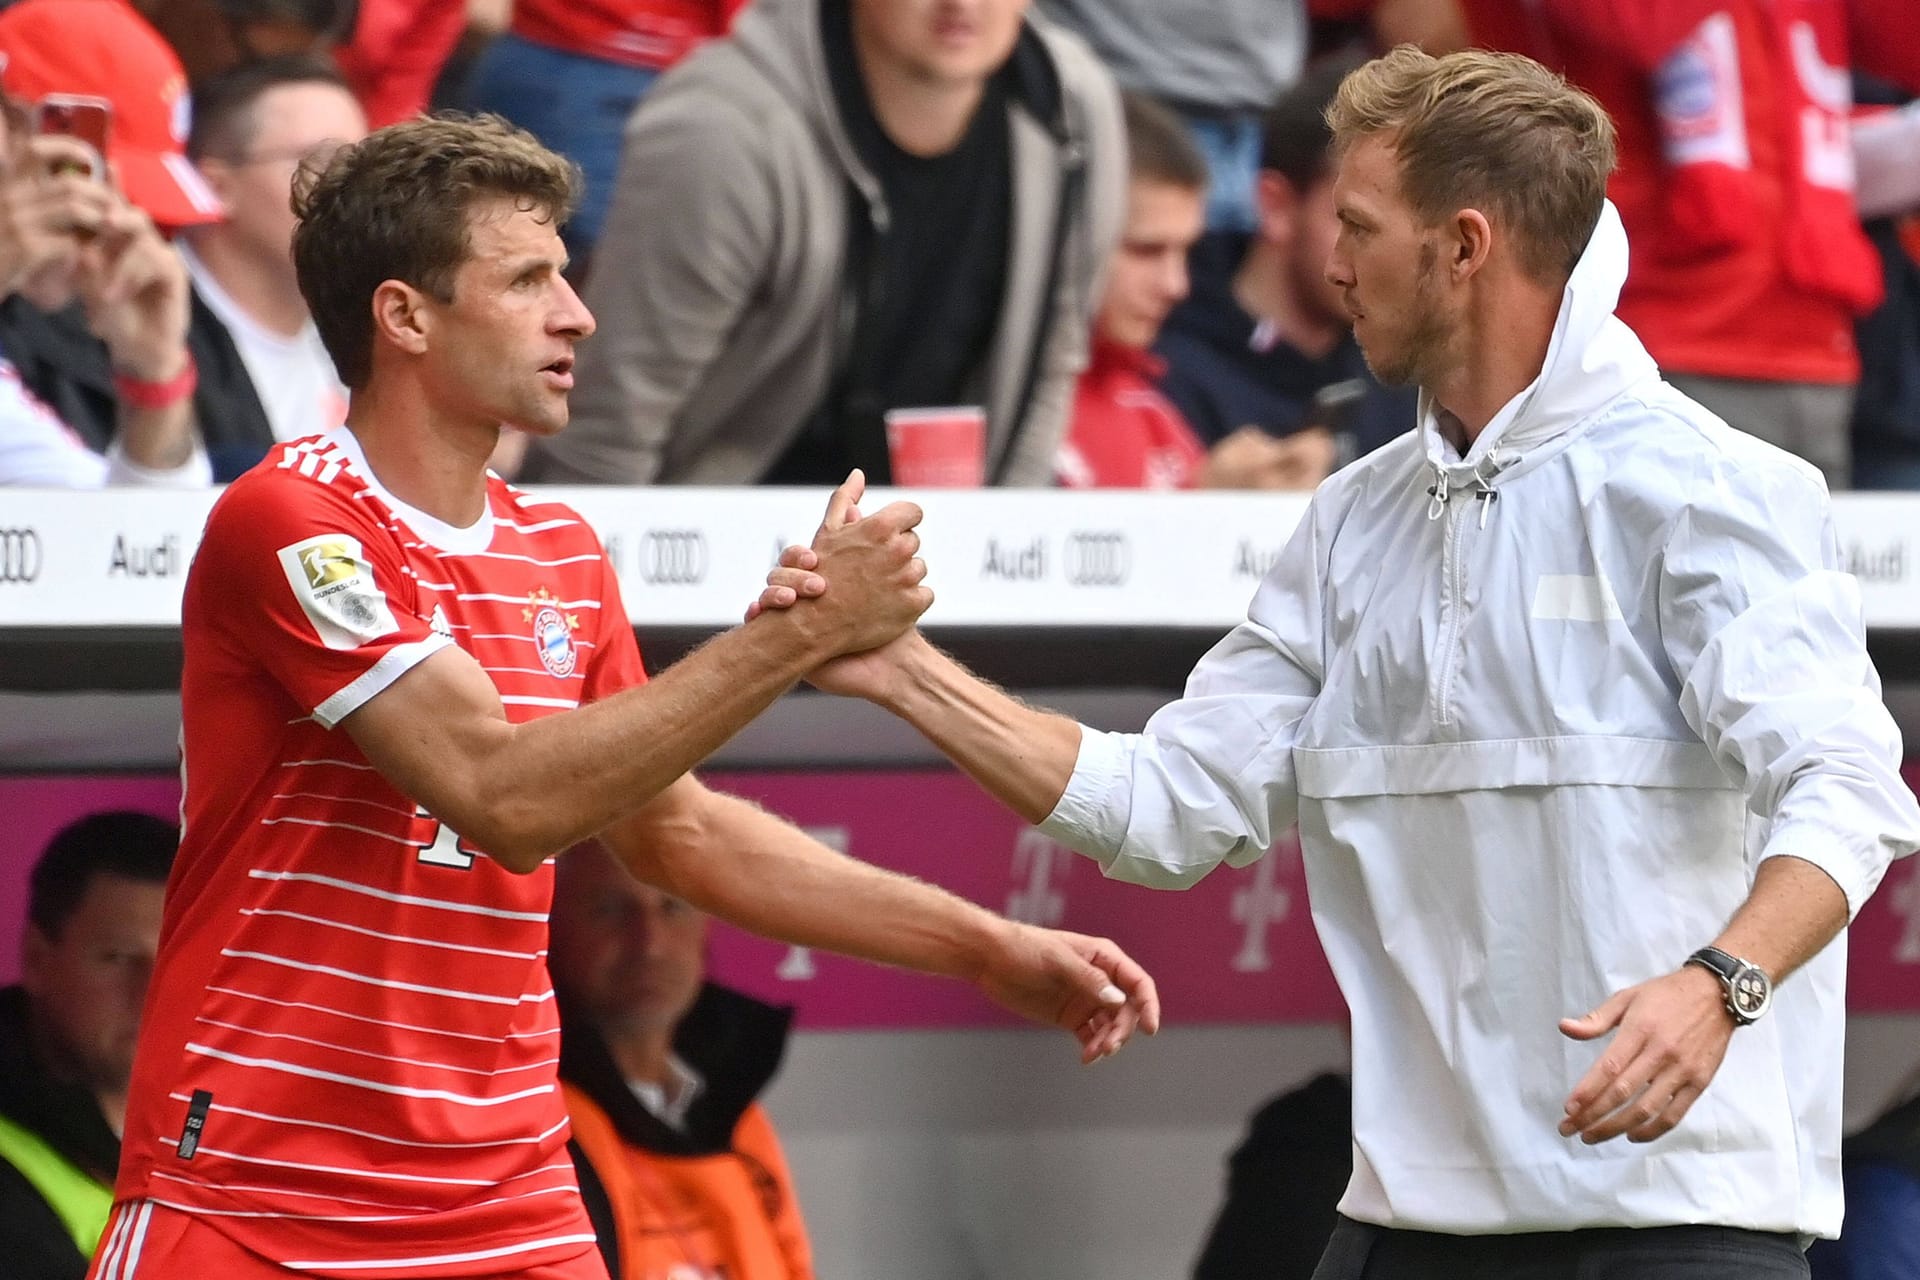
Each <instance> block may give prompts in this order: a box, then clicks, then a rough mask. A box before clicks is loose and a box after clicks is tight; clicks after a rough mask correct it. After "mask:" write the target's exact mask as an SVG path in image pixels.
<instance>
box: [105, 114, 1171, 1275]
mask: <svg viewBox="0 0 1920 1280" xmlns="http://www.w3.org/2000/svg"><path fill="white" fill-rule="evenodd" d="M573 184H574V180H573V176H572V171H571V169H570V168H569V166H568V165H567V164H566V163H565V162H564V161H562V160H560V159H559V158H558V157H556V156H554V155H553V154H552V153H550V152H548V151H546V150H544V149H543V148H541V147H540V146H538V144H536V143H535V142H534V141H533V140H532V138H531V137H530V136H529V135H526V134H524V133H522V132H520V131H518V130H515V129H512V128H511V127H509V126H506V125H505V124H503V123H502V122H500V121H498V120H494V119H491V118H481V119H478V120H458V119H451V118H442V119H424V120H416V121H412V122H409V123H406V124H402V125H397V126H394V127H392V128H390V129H386V130H382V131H380V132H379V133H376V134H375V135H373V136H372V137H371V138H369V139H368V140H367V141H366V142H364V143H362V144H359V145H357V146H353V147H349V148H346V149H344V150H342V151H341V152H340V153H338V154H336V155H335V156H334V157H333V158H332V159H331V160H330V161H329V162H328V163H327V164H326V165H325V167H324V169H321V170H319V171H317V172H309V173H307V174H305V175H304V176H303V178H302V181H301V183H300V185H299V187H298V195H297V197H296V199H297V205H298V209H299V212H300V215H301V224H300V228H299V231H298V233H297V235H296V238H295V245H294V252H295V258H296V261H297V265H298V268H299V276H300V284H301V289H302V291H303V292H304V293H305V295H306V298H307V302H308V305H309V307H310V308H311V310H312V312H313V315H314V319H315V321H316V323H317V324H318V326H319V329H320V332H321V335H322V337H323V338H324V339H325V341H326V343H327V347H328V350H329V351H330V352H331V353H332V355H333V358H334V360H335V362H336V364H337V365H338V367H339V371H340V374H341V377H342V379H343V381H345V382H346V384H347V385H348V386H349V387H350V388H351V389H352V407H351V410H350V412H349V414H348V418H347V425H346V427H345V428H344V429H342V430H340V431H337V432H334V433H331V434H329V435H325V436H318V437H312V438H308V439H305V440H301V441H297V442H293V443H290V444H286V445H282V446H279V447H277V448H276V449H275V450H274V451H273V452H272V453H271V454H269V456H268V457H267V459H266V460H265V461H264V462H262V463H261V464H260V466H258V467H257V468H255V469H254V470H253V471H251V472H249V473H247V474H246V475H245V476H243V477H241V478H240V479H239V480H238V481H237V482H235V483H234V484H233V485H232V486H231V487H230V488H229V489H228V490H227V492H226V493H225V494H224V495H223V496H222V497H221V499H220V500H219V502H218V503H216V504H215V506H214V509H213V512H212V514H211V515H210V516H209V518H208V522H207V529H206V535H205V538H204V540H203V542H202V544H201V547H200V551H199V554H198V555H197V557H196V559H195V561H194V565H193V568H192V571H191V573H190V574H189V577H188V582H187V587H186V594H185V598H184V602H183V624H182V625H183V638H184V642H185V649H186V662H185V668H184V671H183V673H182V677H181V693H182V705H183V717H184V727H183V732H182V744H183V746H182V750H183V765H182V769H183V773H184V777H185V786H186V797H185V802H184V817H185V829H184V834H183V837H182V844H181V850H180V855H179V858H178V860H177V862H176V864H175V870H174V874H173V878H172V880H171V882H170V885H169V892H168V895H167V905H166V912H165V920H164V923H163V928H162V937H161V944H160V953H159V957H158V960H157V963H156V968H155V972H154V980H153V993H154V994H153V996H152V997H151V998H150V1001H149V1006H148V1009H147V1011H146V1016H145V1023H144V1026H143V1028H142V1033H141V1040H140V1047H139V1051H138V1055H137V1059H136V1062H135V1067H134V1078H133V1086H132V1090H131V1096H130V1100H129V1105H128V1111H127V1122H126V1133H125V1139H124V1144H123V1147H124V1155H123V1160H122V1165H121V1170H120V1179H119V1184H118V1186H117V1188H116V1192H115V1199H116V1205H115V1210H114V1214H113V1218H112V1220H111V1222H110V1223H109V1226H108V1230H107V1233H106V1235H105V1237H104V1238H103V1240H102V1243H101V1248H100V1252H99V1253H98V1255H97V1256H96V1258H95V1261H94V1267H93V1273H92V1274H93V1275H94V1276H95V1277H97V1278H98V1280H155V1278H158V1277H177V1276H219V1277H220V1280H249V1277H263V1278H264V1277H270V1276H285V1275H287V1274H288V1273H298V1274H305V1275H321V1276H343V1277H345V1276H351V1277H372V1278H380V1277H396V1278H397V1277H447V1276H463V1277H482V1276H484V1277H505V1276H513V1277H523V1278H527V1280H604V1275H605V1272H604V1270H603V1269H602V1266H601V1263H600V1255H599V1253H598V1252H597V1250H596V1249H595V1248H594V1242H593V1236H592V1232H591V1229H590V1227H589V1226H588V1222H587V1217H586V1214H585V1212H584V1210H583V1209H582V1207H581V1203H580V1197H579V1193H578V1191H577V1190H576V1188H575V1186H574V1179H573V1172H572V1167H571V1164H570V1162H569V1160H568V1157H567V1153H566V1150H565V1143H566V1138H567V1125H566V1117H565V1113H564V1108H563V1104H562V1100H561V1096H560V1094H559V1092H558V1089H557V1087H556V1083H555V1073H556V1059H557V1056H558V1051H559V1035H558V1032H559V1028H558V1025H557V1021H556V1018H555V1014H554V1003H553V991H552V986H551V984H550V983H549V981H548V976H547V969H546V962H545V956H546V945H547V909H548V904H549V900H550V897H551V892H552V875H553V872H552V866H551V862H552V855H553V854H554V853H555V852H556V851H558V850H562V849H566V848H568V847H569V846H571V845H573V844H575V843H577V842H579V841H581V840H583V839H585V838H586V837H588V836H590V835H594V834H596V833H597V834H598V835H599V838H600V840H601V842H602V843H604V844H605V845H607V846H608V847H610V848H612V849H613V850H614V851H615V852H616V853H617V854H618V855H619V856H620V857H621V858H622V859H623V861H624V862H625V863H626V865H627V866H628V868H629V869H630V870H632V871H633V872H634V873H635V874H636V875H638V876H639V877H640V878H642V879H644V880H647V881H649V882H651V883H653V884H656V885H659V886H661V887H662V888H665V889H667V890H669V891H670V892H672V893H674V894H676V895H677V896H679V897H681V898H684V899H686V900H687V901H689V902H692V903H694V904H696V905H698V906H700V907H702V908H704V909H706V910H710V911H712V912H715V913H717V914H719V915H722V916H724V917H726V918H729V919H731V920H734V921H736V922H738V923H739V924H741V925H744V926H745V927H747V928H749V929H752V930H755V931H757V932H761V933H765V934H770V935H774V936H777V937H781V938H784V939H789V940H791V941H794V942H796V943H800V944H804V945H808V946H816V947H824V948H831V949H834V950H838V951H843V952H847V953H849V954H853V955H858V956H862V957H866V958H869V959H873V960H877V961H883V962H887V963H891V964H898V965H904V966H910V967H913V968H917V969H922V970H926V971H929V972H934V973H942V974H949V975H953V976H958V977H964V978H967V979H970V980H971V981H973V982H975V983H977V984H978V985H979V986H980V987H981V988H982V989H983V990H984V991H985V992H986V993H987V994H988V995H989V996H991V997H992V998H994V999H995V1000H997V1001H999V1002H1000V1003H1002V1004H1003V1005H1006V1006H1007V1007H1008V1008H1011V1009H1014V1010H1015V1011H1017V1012H1019V1013H1022V1014H1024V1015H1026V1016H1028V1017H1032V1018H1034V1019H1036V1020H1039V1021H1042V1022H1051V1023H1056V1024H1058V1025H1061V1026H1063V1027H1067V1028H1070V1029H1072V1030H1073V1031H1074V1032H1075V1033H1076V1035H1077V1036H1078V1038H1079V1040H1080V1043H1081V1051H1082V1055H1083V1057H1084V1058H1086V1059H1088V1060H1091V1059H1092V1058H1094V1057H1097V1056H1100V1055H1102V1054H1105V1053H1109V1052H1112V1051H1113V1050H1114V1049H1116V1048H1118V1047H1119V1045H1120V1044H1121V1043H1122V1042H1123V1041H1124V1040H1125V1039H1126V1037H1127V1036H1128V1035H1129V1034H1130V1033H1131V1032H1132V1030H1133V1029H1134V1028H1135V1027H1136V1026H1140V1027H1144V1028H1146V1029H1147V1030H1149V1031H1151V1030H1152V1029H1154V1027H1155V1025H1156V1024H1157V1021H1158V1005H1157V999H1156V996H1155V993H1154V989H1153V985H1152V982H1151V980H1150V979H1148V978H1147V976H1146V975H1145V974H1144V973H1143V972H1142V971H1141V970H1140V968H1139V967H1138V966H1137V965H1136V964H1134V963H1133V962H1132V961H1131V960H1130V959H1128V958H1127V957H1126V956H1125V955H1123V954H1122V953H1121V952H1120V951H1119V950H1118V949H1117V948H1116V947H1114V946H1113V945H1112V944H1111V943H1109V942H1107V941H1105V940H1102V939H1092V938H1084V937H1080V936H1077V935H1071V934H1063V933H1058V932H1054V931H1050V930H1041V929H1035V928H1032V927H1029V926H1025V925H1020V924H1016V923H1012V922H1009V921H1006V920H1003V919H1001V918H1000V917H997V916H995V915H993V914H991V913H990V912H987V911H985V910H983V909H981V908H978V907H975V906H973V905H971V904H969V903H966V902H963V901H961V900H959V899H957V898H954V897H952V896H951V895H949V894H946V893H944V892H942V891H940V890H937V889H935V888H932V887H930V886H927V885H924V884H920V883H917V882H914V881H910V880H908V879H905V878H903V877H899V876H895V875H892V874H890V873H886V872H883V871H880V870H877V869H875V868H871V867H868V866H865V865H863V864H861V863H858V862H854V861H852V860H850V859H847V858H844V857H841V856H840V855H838V854H835V853H833V852H832V851H830V850H828V849H826V848H824V847H823V846H821V845H819V844H817V843H815V842H814V841H812V840H811V839H810V838H808V837H807V836H806V835H804V834H803V833H801V832H800V831H799V830H798V829H796V828H794V827H792V826H790V825H788V824H787V823H785V822H782V821H781V820H779V819H777V818H775V817H773V816H771V815H768V814H766V813H763V812H761V811H760V810H758V809H756V808H754V807H753V806H751V805H749V804H747V803H745V802H743V801H740V800H737V799H733V798H730V797H726V796H722V795H719V794H717V793H714V792H712V791H709V790H707V789H706V788H705V787H703V786H702V785H701V784H700V783H699V782H698V781H697V780H695V779H694V778H693V777H692V776H691V774H689V773H688V770H689V769H691V768H692V767H693V766H694V765H695V764H696V763H698V762H699V761H700V760H702V759H703V758H705V757H706V756H707V755H708V754H710V753H711V752H712V751H713V750H714V749H715V748H716V747H718V746H719V745H720V744H721V743H722V742H724V741H725V740H726V739H727V738H728V737H729V736H731V735H732V734H733V733H734V732H735V731H737V730H738V729H739V728H740V727H741V726H743V725H744V724H746V723H747V722H748V721H749V720H750V719H751V718H752V717H753V716H755V715H756V714H758V713H759V712H760V711H762V710H763V709H765V708H766V707H767V706H768V705H769V704H770V703H771V702H772V701H773V700H774V699H775V698H777V697H779V696H780V694H781V693H782V692H784V691H785V690H786V689H787V688H788V687H789V686H791V685H792V684H793V683H794V682H795V681H796V680H797V679H798V678H799V677H800V676H801V674H802V673H804V672H806V671H808V670H810V669H812V668H813V667H815V666H817V665H818V664H819V663H820V662H821V661H822V660H824V659H826V658H829V657H831V656H833V655H836V654H841V653H849V652H857V651H860V650H863V649H867V648H871V647H873V646H875V645H878V644H880V643H882V642H884V641H886V640H888V639H890V638H891V637H893V636H895V635H897V634H899V633H900V632H901V631H902V630H904V629H905V628H906V627H907V626H909V625H911V624H912V623H913V621H914V620H915V619H916V618H917V617H918V616H919V615H920V614H921V613H922V612H923V611H924V610H925V608H926V607H927V605H928V603H929V602H930V601H931V595H930V593H929V592H928V591H927V589H926V588H925V587H923V586H922V585H921V578H922V576H923V574H924V572H925V567H924V565H923V564H922V563H921V562H920V561H919V560H918V559H917V557H916V555H915V553H916V551H917V549H918V545H919V541H918V537H917V535H916V534H915V533H914V531H913V528H914V525H915V524H916V523H917V522H918V520H919V517H920V513H919V511H918V510H917V509H916V508H914V507H912V506H911V505H909V504H904V503H899V504H894V505H892V506H889V507H886V508H884V509H882V510H880V511H877V512H874V513H873V514H871V515H870V516H868V517H867V518H865V519H858V520H853V519H850V518H849V517H850V516H851V515H852V513H853V511H854V503H855V502H856V501H857V500H858V499H859V497H860V489H861V482H860V478H859V476H858V474H857V473H856V474H855V475H854V476H853V477H851V478H850V479H849V481H848V483H847V484H845V485H843V486H842V487H841V488H840V489H839V490H837V491H836V492H835V493H834V495H833V498H832V500H831V502H830V503H829V507H828V516H827V521H826V527H825V531H824V532H823V534H822V541H821V543H820V544H819V545H820V547H821V548H822V550H821V554H822V558H823V561H825V562H828V563H827V564H826V566H825V570H826V571H827V572H830V573H831V575H832V582H833V589H832V590H831V591H830V592H828V593H826V594H825V595H823V596H820V597H818V598H815V599H808V600H805V601H800V602H797V603H794V602H792V601H787V602H786V603H793V605H794V607H792V608H788V609H778V610H772V611H768V612H766V613H765V614H763V615H762V616H758V617H756V618H754V619H753V620H752V621H750V622H748V623H747V624H746V625H744V626H742V627H739V628H736V629H735V630H733V631H731V632H728V633H726V634H724V635H721V636H719V637H717V638H715V639H714V640H713V641H712V642H710V643H709V644H707V645H706V646H705V647H703V648H702V649H700V650H699V651H697V652H696V653H694V654H692V655H690V656H689V657H688V658H686V659H685V660H684V661H682V662H680V663H678V664H677V665H675V666H674V667H672V668H671V669H669V670H667V671H666V672H664V673H663V674H661V675H660V676H659V678H657V679H655V680H653V681H651V682H648V681H647V679H646V676H645V674H644V673H643V671H642V668H641V665H640V657H639V652H638V650H637V648H636V646H635V643H634V638H633V631H632V629H631V627H630V625H629V623H628V620H627V615H626V611H625V609H624V607H623V606H622V604H621V601H620V593H619V588H618V585H617V583H616V581H615V578H614V574H613V571H612V568H611V566H610V565H609V564H608V562H607V559H606V557H605V555H604V554H603V552H602V550H601V547H600V544H599V541H598V539H597V538H596V537H595V535H594V533H593V531H592V530H591V529H589V528H588V527H587V526H586V525H585V524H584V523H583V522H582V521H581V520H580V518H579V517H578V516H577V515H575V514H574V513H573V512H572V511H570V510H569V509H568V508H567V507H565V506H563V505H561V504H559V503H555V502H548V501H543V500H541V499H539V498H537V497H534V496H530V495H528V494H524V493H521V492H519V491H517V490H515V489H514V488H512V487H511V486H509V485H507V484H505V483H504V482H502V481H501V480H499V479H498V478H497V477H492V476H490V475H489V474H488V473H487V471H486V469H485V464H486V459H487V457H488V455H489V453H490V452H491V451H492V449H493V447H494V444H495V441H496V439H497V437H498V434H499V431H500V427H501V424H502V423H511V424H513V425H515V426H517V427H519V428H521V429H522V430H525V431H529V432H532V433H535V434H539V435H546V434H551V433H553V432H557V431H559V430H560V429H561V428H562V427H564V426H565V425H566V421H567V389H568V387H569V386H570V384H571V382H572V372H571V370H572V363H573V348H574V344H575V343H577V342H579V341H581V340H583V339H585V338H587V337H588V336H589V335H591V333H592V332H593V317H592V316H591V315H589V314H588V312H587V309H586V308H585V307H584V306H583V305H582V304H581V302H580V300H579V298H578V297H577V296H576V295H575V294H574V293H573V291H572V289H571V288H570V287H569V286H568V285H567V283H566V281H565V279H564V278H563V277H562V275H561V270H562V268H563V267H564V266H565V265H566V263H565V255H564V251H563V250H562V248H561V243H560V239H559V237H558V235H557V232H556V227H557V226H558V224H559V223H560V222H561V221H562V220H563V219H564V217H565V215H566V212H567V210H568V208H569V207H570V205H571V201H572V198H573Z"/></svg>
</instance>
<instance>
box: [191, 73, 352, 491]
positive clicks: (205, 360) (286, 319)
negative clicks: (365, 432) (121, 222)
mask: <svg viewBox="0 0 1920 1280" xmlns="http://www.w3.org/2000/svg"><path fill="white" fill-rule="evenodd" d="M195 99H196V100H195V108H196V109H195V111H194V120H193V132H192V134H191V135H190V136H189V137H188V140H187V154H188V156H190V157H191V158H192V160H193V161H194V163H195V164H196V165H198V166H199V167H200V169H201V171H202V172H203V173H204V174H205V175H206V177H207V182H208V184H209V185H210V186H211V187H212V188H213V190H214V192H215V193H216V194H217V195H218V196H219V197H220V200H221V202H222V203H223V204H224V205H225V206H226V209H227V216H226V217H225V218H224V219H222V220H221V221H219V222H215V223H209V224H207V225H205V226H201V227H195V228H193V229H191V230H189V231H188V232H186V233H185V234H184V235H183V236H182V244H181V250H180V253H181V257H183V258H184V259H185V260H186V264H187V271H188V274H189V275H190V276H191V277H192V279H193V319H192V326H191V328H190V330H189V332H188V343H189V345H190V346H191V347H192V348H193V357H194V361H195V363H196V364H197V365H198V366H199V368H200V370H201V379H202V385H203V386H204V387H208V388H212V387H215V386H218V387H221V388H224V389H225V391H226V393H227V394H226V395H225V397H224V401H223V403H221V404H220V405H219V406H217V408H216V407H215V406H214V405H211V404H209V403H206V402H205V400H204V399H203V402H202V404H201V414H200V419H201V422H202V423H203V424H204V427H203V429H204V431H205V434H206V441H207V450H208V453H209V454H210V455H211V457H212V459H213V466H214V474H215V477H216V478H217V479H219V480H223V481H224V480H232V479H234V478H235V477H236V476H238V475H239V474H240V473H241V472H243V471H245V470H246V469H247V468H248V467H251V466H252V465H253V464H254V463H256V462H258V461H259V460H260V459H261V458H262V457H264V456H265V455H266V451H267V448H268V446H270V445H271V444H273V442H274V441H276V440H294V439H298V438H299V437H301V436H309V435H315V434H317V433H319V432H321V431H325V430H327V429H329V428H331V427H337V426H339V425H340V423H341V421H342V420H343V419H344V418H345V417H346V410H347V397H346V389H345V388H344V387H343V386H342V385H341V383H340V379H339V376H338V375H337V374H336V373H335V372H334V368H333V360H332V358H331V357H330V356H328V355H327V349H326V346H325V345H324V344H323V343H322V342H321V341H320V333H319V331H318V330H317V329H315V328H314V324H313V317H312V316H310V315H309V314H308V313H307V304H306V300H305V299H304V298H302V297H301V296H300V284H299V281H298V280H296V279H295V277H294V272H293V228H294V217H293V209H292V206H291V200H290V198H291V195H292V191H293V176H294V173H295V172H296V171H297V169H298V167H299V166H300V164H301V163H302V162H303V161H305V160H308V159H313V158H321V157H324V156H325V155H326V153H327V152H329V151H330V150H331V149H332V148H333V147H335V146H338V145H340V144H341V143H349V142H358V141H359V140H360V139H361V138H364V137H365V136H366V133H367V123H366V116H365V115H364V114H362V112H361V110H360V104H359V103H358V102H357V101H355V100H354V97H353V94H352V93H351V92H350V91H349V90H348V88H347V85H346V81H345V80H343V79H341V77H340V73H339V72H337V71H335V70H334V69H333V68H332V67H331V66H330V65H328V64H327V63H324V62H320V61H318V60H316V59H313V58H310V57H304V56H299V55H295V56H292V57H286V58H271V59H266V60H264V61H260V62H250V63H242V64H241V65H240V66H238V67H235V68H233V69H232V70H229V71H225V72H222V73H221V74H220V75H217V76H215V77H214V78H213V79H211V80H209V81H207V82H206V83H205V84H203V85H202V86H201V88H200V90H199V92H198V93H197V94H196V95H195Z"/></svg>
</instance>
